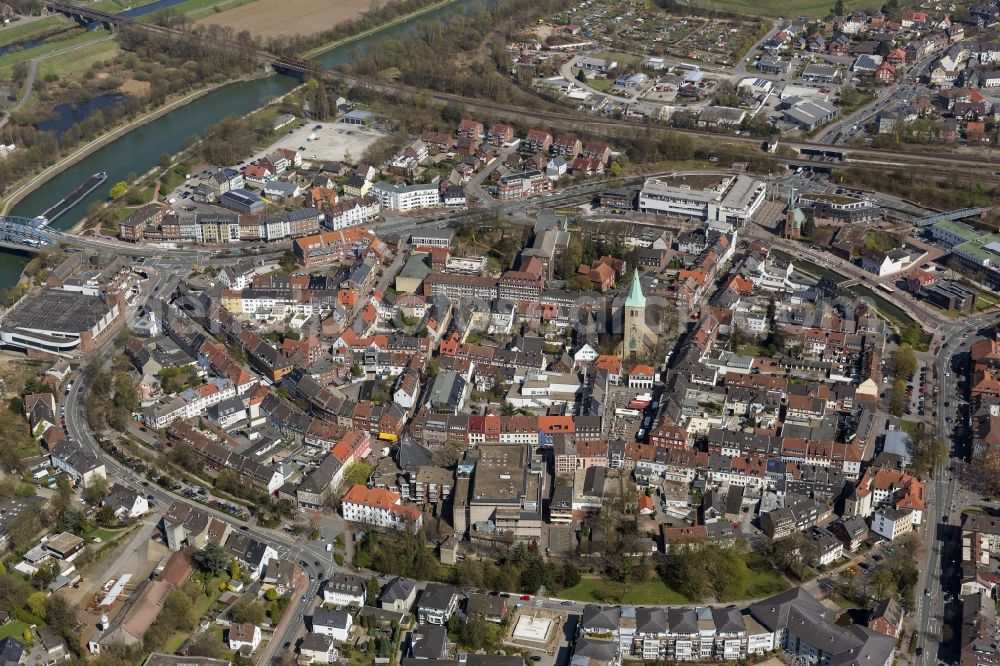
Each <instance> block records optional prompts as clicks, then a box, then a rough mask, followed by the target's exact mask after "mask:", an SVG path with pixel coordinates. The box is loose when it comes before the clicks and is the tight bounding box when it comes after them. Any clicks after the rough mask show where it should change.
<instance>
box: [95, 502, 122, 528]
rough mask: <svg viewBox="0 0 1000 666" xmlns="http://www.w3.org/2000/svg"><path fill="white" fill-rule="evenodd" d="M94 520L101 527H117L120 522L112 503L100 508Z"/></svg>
mask: <svg viewBox="0 0 1000 666" xmlns="http://www.w3.org/2000/svg"><path fill="white" fill-rule="evenodd" d="M94 520H95V521H96V522H97V524H98V525H100V526H101V527H115V526H116V525H117V524H118V517H117V516H115V508H114V507H113V506H111V505H110V504H105V505H103V506H102V507H101V508H100V509H98V510H97V516H96V517H95V518H94Z"/></svg>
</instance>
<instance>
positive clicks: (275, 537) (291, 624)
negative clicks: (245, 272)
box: [64, 264, 336, 664]
mask: <svg viewBox="0 0 1000 666" xmlns="http://www.w3.org/2000/svg"><path fill="white" fill-rule="evenodd" d="M162 268H163V269H164V270H159V271H157V273H156V275H155V276H154V278H153V282H152V284H151V285H148V286H150V287H152V289H150V291H149V292H148V293H150V294H151V293H155V292H159V293H162V294H168V293H170V292H172V291H173V290H174V288H175V287H176V286H177V283H178V281H179V279H180V278H181V276H183V275H186V274H187V273H188V272H189V270H190V264H189V265H188V266H187V270H184V269H183V268H182V267H180V266H179V265H177V264H171V265H167V266H163V267H162ZM126 317H127V321H128V323H130V324H131V323H133V322H134V318H135V312H134V311H132V310H131V309H130V311H129V312H127V313H126ZM116 351H117V347H116V345H115V342H114V338H110V339H108V340H107V341H105V343H104V344H103V345H102V346H101V347H100V348H99V349H97V350H95V351H94V352H93V355H92V356H91V359H90V360H91V362H96V363H97V364H99V366H101V367H103V366H106V365H107V364H108V363H109V362H110V361H111V359H112V357H113V356H114V354H115V352H116ZM89 385H90V380H89V378H88V376H87V373H86V372H81V373H80V375H79V378H78V379H77V380H76V381H74V382H73V384H72V386H71V387H70V391H69V393H68V394H67V395H66V396H65V398H64V405H65V407H66V430H67V433H68V436H69V438H70V439H71V440H74V441H76V442H78V443H79V444H80V445H81V446H82V447H83V448H85V449H88V450H89V451H90V452H91V453H92V454H93V455H94V456H95V457H97V458H98V459H99V460H101V461H103V462H104V465H105V468H106V470H107V475H108V480H109V482H114V483H119V484H122V485H125V486H127V487H130V488H132V489H133V490H136V491H137V492H139V493H142V494H143V495H147V494H148V495H151V496H152V497H153V501H154V502H156V503H157V504H159V505H161V506H162V507H164V508H165V507H166V506H168V505H170V504H172V503H174V502H177V503H181V504H188V505H190V506H194V507H196V508H197V509H198V510H200V511H204V512H206V513H208V514H211V515H212V517H213V518H217V519H219V520H222V521H224V522H226V523H227V524H229V525H230V527H231V528H232V529H233V530H234V531H237V530H238V531H241V532H244V533H246V534H249V535H250V536H252V537H254V538H255V539H257V540H259V541H262V542H264V543H266V544H267V545H269V546H271V547H272V548H274V549H275V550H276V551H277V552H278V554H279V557H280V558H282V559H288V560H292V561H297V562H300V565H301V563H304V564H305V566H304V567H303V568H304V569H305V573H306V576H308V577H309V582H308V584H307V585H306V586H305V590H304V594H302V596H301V597H299V598H294V597H293V599H292V602H291V604H290V605H289V607H288V609H287V610H286V611H285V612H286V613H290V614H291V616H290V617H291V620H290V621H287V622H285V623H283V624H282V625H279V629H280V633H279V634H277V635H275V636H274V637H273V638H272V639H271V643H270V645H269V646H268V647H266V648H265V650H264V651H263V653H262V655H261V657H259V661H258V663H260V664H265V663H267V661H268V660H269V659H270V658H271V656H272V655H273V653H274V651H275V650H276V649H278V647H279V646H283V645H284V644H285V643H289V642H292V641H294V639H295V638H296V637H297V636H298V635H299V634H300V633H301V632H302V630H303V624H304V618H305V615H306V614H307V613H308V612H309V610H310V609H311V608H312V606H313V604H314V603H315V601H316V599H317V595H318V593H319V588H320V585H321V581H320V575H319V574H320V573H328V572H330V571H332V570H334V569H335V568H336V567H335V566H334V565H333V563H332V560H331V556H330V553H327V552H326V549H325V546H324V545H322V544H320V543H316V542H309V541H307V542H304V543H302V542H299V541H297V540H295V539H292V538H290V537H289V536H288V535H285V534H284V533H283V532H281V531H278V530H269V529H264V528H261V527H259V526H252V525H248V524H247V523H245V522H244V521H240V520H236V519H234V518H233V517H232V516H230V515H229V514H227V513H224V512H222V511H218V510H216V509H214V508H212V507H210V506H207V505H203V504H200V503H197V502H191V501H190V500H188V499H187V498H185V497H183V496H181V495H178V494H176V493H174V492H172V491H170V490H168V489H166V488H162V487H160V486H158V485H156V484H154V483H149V482H144V481H141V480H140V479H139V478H137V477H136V475H135V472H134V471H133V470H131V469H129V468H128V467H126V466H124V465H123V464H122V463H120V462H119V461H118V460H117V459H116V458H115V457H114V456H112V455H110V454H108V453H107V452H106V451H105V450H104V449H103V448H101V446H100V444H99V443H98V441H97V439H96V438H95V437H94V435H93V433H92V432H91V431H90V427H89V426H88V424H87V417H86V405H85V402H84V396H85V395H86V394H87V392H88V390H89Z"/></svg>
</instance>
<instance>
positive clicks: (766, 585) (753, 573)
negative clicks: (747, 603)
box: [747, 568, 788, 599]
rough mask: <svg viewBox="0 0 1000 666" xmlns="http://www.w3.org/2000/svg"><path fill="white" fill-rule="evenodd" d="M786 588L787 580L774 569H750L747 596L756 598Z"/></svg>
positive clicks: (782, 590)
mask: <svg viewBox="0 0 1000 666" xmlns="http://www.w3.org/2000/svg"><path fill="white" fill-rule="evenodd" d="M787 589H788V581H787V580H785V578H784V577H783V576H782V575H781V574H779V573H778V572H777V571H775V570H774V569H770V568H767V569H764V568H758V569H754V568H751V569H750V582H749V583H748V584H747V598H748V599H757V598H759V597H768V596H770V595H772V594H777V593H779V592H784V591H785V590H787Z"/></svg>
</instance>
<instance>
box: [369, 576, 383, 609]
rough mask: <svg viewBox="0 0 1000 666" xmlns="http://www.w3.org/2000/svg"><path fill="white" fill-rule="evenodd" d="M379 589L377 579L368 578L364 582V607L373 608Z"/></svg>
mask: <svg viewBox="0 0 1000 666" xmlns="http://www.w3.org/2000/svg"><path fill="white" fill-rule="evenodd" d="M379 589H380V587H379V584H378V578H376V577H375V576H370V577H369V578H368V580H366V581H365V605H367V606H374V605H376V604H377V603H378V593H379Z"/></svg>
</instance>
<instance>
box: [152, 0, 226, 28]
mask: <svg viewBox="0 0 1000 666" xmlns="http://www.w3.org/2000/svg"><path fill="white" fill-rule="evenodd" d="M218 3H219V0H186V1H185V2H181V3H178V4H176V5H174V6H173V7H170V8H169V11H170V12H171V13H172V14H187V13H188V12H194V11H198V10H203V9H207V8H210V7H212V5H216V4H218ZM241 4H242V3H241ZM164 11H166V10H164ZM157 14H159V12H152V13H150V14H143V15H142V16H139V17H137V18H138V19H139V21H141V22H143V23H151V22H153V21H154V20H155V19H156V15H157Z"/></svg>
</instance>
